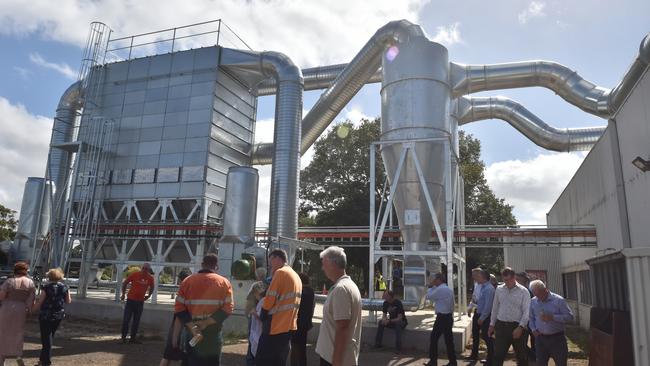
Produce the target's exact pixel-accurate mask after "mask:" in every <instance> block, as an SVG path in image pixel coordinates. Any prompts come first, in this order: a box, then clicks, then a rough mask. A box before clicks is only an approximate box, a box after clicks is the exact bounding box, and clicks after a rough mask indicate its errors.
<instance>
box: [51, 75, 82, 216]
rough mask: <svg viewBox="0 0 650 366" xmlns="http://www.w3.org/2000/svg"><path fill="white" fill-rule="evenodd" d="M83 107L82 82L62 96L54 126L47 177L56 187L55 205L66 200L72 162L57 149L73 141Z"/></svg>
mask: <svg viewBox="0 0 650 366" xmlns="http://www.w3.org/2000/svg"><path fill="white" fill-rule="evenodd" d="M82 106H83V101H82V88H81V82H80V81H78V82H76V83H74V84H72V85H70V87H68V89H67V90H66V91H65V92H64V93H63V95H62V96H61V99H60V100H59V105H58V107H57V108H56V116H55V117H54V124H53V126H52V137H51V139H50V157H49V163H48V166H47V174H46V177H48V178H49V179H50V180H52V181H53V182H54V186H55V187H56V200H55V203H60V199H61V198H62V197H63V198H65V182H66V180H67V178H68V173H69V171H70V161H71V154H70V153H68V152H67V151H64V150H62V149H59V148H56V146H57V145H60V144H64V143H67V142H71V141H72V137H73V132H74V124H75V119H76V118H77V115H78V113H79V110H80V109H81V107H82ZM61 206H63V205H61Z"/></svg>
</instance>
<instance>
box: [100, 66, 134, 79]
mask: <svg viewBox="0 0 650 366" xmlns="http://www.w3.org/2000/svg"><path fill="white" fill-rule="evenodd" d="M128 71H129V64H128V63H126V62H118V63H113V64H109V65H107V66H106V67H105V69H104V75H105V80H106V82H112V81H123V80H126V75H127V73H128Z"/></svg>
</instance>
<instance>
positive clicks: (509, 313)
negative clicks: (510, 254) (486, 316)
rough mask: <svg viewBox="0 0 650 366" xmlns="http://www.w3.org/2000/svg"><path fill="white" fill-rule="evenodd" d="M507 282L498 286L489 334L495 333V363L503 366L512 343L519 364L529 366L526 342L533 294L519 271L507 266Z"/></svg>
mask: <svg viewBox="0 0 650 366" xmlns="http://www.w3.org/2000/svg"><path fill="white" fill-rule="evenodd" d="M501 279H502V280H503V282H504V284H503V285H501V286H499V287H497V289H496V292H495V294H494V302H493V304H492V313H491V315H490V328H488V336H489V337H491V336H492V335H493V334H495V340H494V362H495V363H494V364H495V365H496V366H502V365H503V361H504V360H505V358H506V354H507V353H508V349H509V348H510V345H512V347H513V348H514V349H515V355H516V357H517V365H518V366H528V354H527V353H526V347H525V344H524V341H525V337H524V334H525V332H527V330H526V327H527V326H528V313H529V309H530V294H529V292H528V289H527V288H525V287H524V286H522V285H520V284H518V283H517V280H516V279H515V271H513V270H512V268H510V267H506V268H504V269H503V271H501Z"/></svg>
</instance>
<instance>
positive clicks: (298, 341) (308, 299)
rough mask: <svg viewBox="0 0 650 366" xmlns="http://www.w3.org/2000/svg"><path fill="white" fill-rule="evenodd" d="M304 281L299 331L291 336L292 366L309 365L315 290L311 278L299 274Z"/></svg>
mask: <svg viewBox="0 0 650 366" xmlns="http://www.w3.org/2000/svg"><path fill="white" fill-rule="evenodd" d="M298 276H300V280H301V281H302V294H301V295H300V308H299V309H298V329H297V330H296V331H295V332H294V333H293V334H292V335H291V366H306V365H307V333H308V332H309V330H310V329H311V328H312V327H313V324H312V322H311V319H312V317H313V316H314V306H316V303H315V302H314V289H313V288H311V286H310V285H309V276H307V275H306V274H305V273H302V272H301V273H298Z"/></svg>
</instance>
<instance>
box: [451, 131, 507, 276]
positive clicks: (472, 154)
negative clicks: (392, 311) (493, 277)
mask: <svg viewBox="0 0 650 366" xmlns="http://www.w3.org/2000/svg"><path fill="white" fill-rule="evenodd" d="M458 135H459V136H458V137H459V144H458V147H459V152H460V154H459V155H460V156H459V158H460V166H461V172H462V174H463V178H464V180H465V186H464V189H465V224H466V225H514V224H516V223H517V220H516V219H515V217H514V215H513V214H512V206H511V205H508V204H506V203H505V200H504V199H503V198H497V197H496V196H495V195H494V192H492V190H491V189H490V187H489V186H488V184H487V180H486V179H485V174H484V171H485V164H484V163H483V161H482V160H481V142H480V141H479V140H477V139H475V138H474V137H473V136H472V135H470V134H465V133H464V132H463V131H460V132H459V134H458ZM465 257H466V261H467V262H466V264H467V270H468V271H471V269H472V268H476V267H477V266H479V265H481V266H483V267H484V268H485V269H487V270H488V271H490V272H491V273H495V274H496V273H498V272H499V271H500V270H501V268H503V260H504V258H503V249H501V248H469V249H467V250H466V252H465ZM468 273H469V272H468ZM468 278H470V277H469V276H468Z"/></svg>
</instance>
